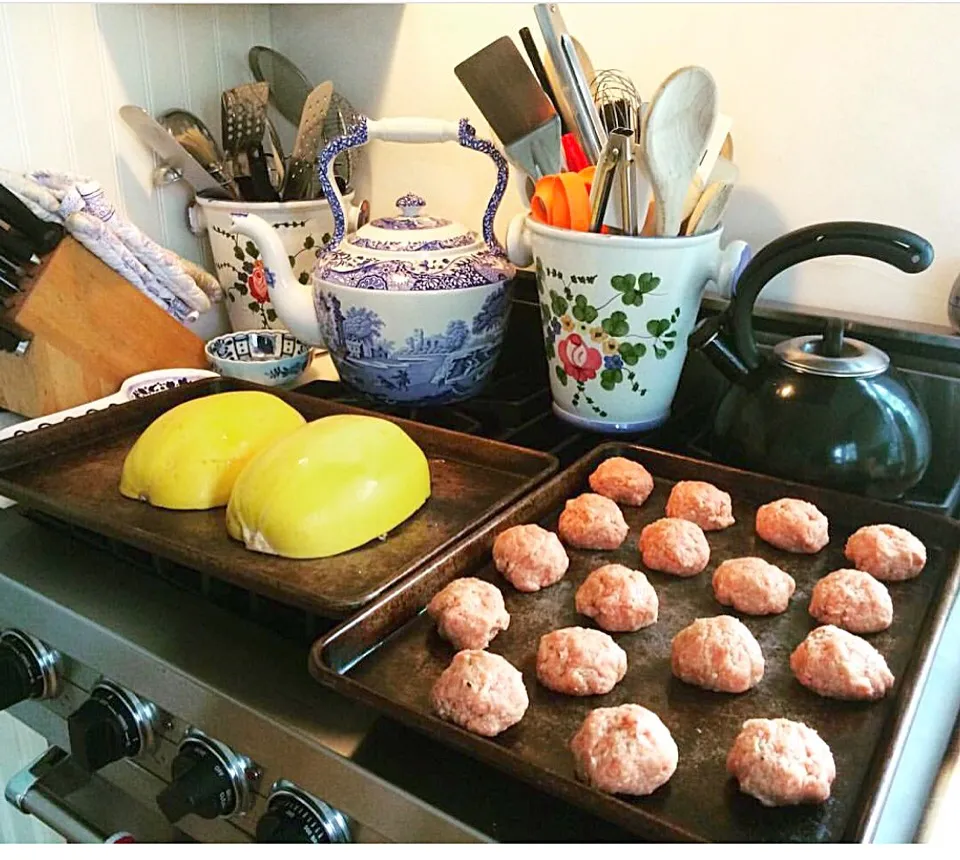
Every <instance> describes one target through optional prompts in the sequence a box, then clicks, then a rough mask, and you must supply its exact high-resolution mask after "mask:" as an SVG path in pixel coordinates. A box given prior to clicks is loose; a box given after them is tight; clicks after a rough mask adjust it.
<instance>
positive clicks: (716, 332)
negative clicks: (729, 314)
mask: <svg viewBox="0 0 960 860" xmlns="http://www.w3.org/2000/svg"><path fill="white" fill-rule="evenodd" d="M723 328H724V317H723V315H719V316H715V317H710V318H708V319H705V320H701V321H700V322H699V323H698V324H697V327H696V328H695V329H694V330H693V333H692V334H691V335H690V337H689V338H688V340H687V347H688V348H689V349H691V350H694V349H698V350H700V351H701V352H702V353H703V354H704V355H705V356H706V357H707V358H708V359H710V363H711V364H712V365H713V366H714V367H715V368H717V370H719V371H720V372H721V373H722V374H723V375H724V376H725V377H726V378H727V379H729V380H730V381H731V382H733V383H734V384H737V383H742V382H743V381H744V380H745V379H746V378H747V377H749V376H750V369H749V368H748V367H747V366H746V364H744V362H743V361H742V360H741V358H740V356H739V355H737V353H736V351H735V350H734V349H733V348H732V347H731V346H730V345H729V344H728V343H727V342H726V341H725V340H724V337H723Z"/></svg>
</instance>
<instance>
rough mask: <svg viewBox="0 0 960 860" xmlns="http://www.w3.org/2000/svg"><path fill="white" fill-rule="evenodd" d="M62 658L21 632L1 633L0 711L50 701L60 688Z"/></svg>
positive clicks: (9, 631)
mask: <svg viewBox="0 0 960 860" xmlns="http://www.w3.org/2000/svg"><path fill="white" fill-rule="evenodd" d="M59 667H60V655H59V654H58V653H57V652H56V651H54V650H53V649H52V648H48V647H47V646H46V645H44V644H43V643H42V642H40V641H39V640H37V639H34V638H33V637H32V636H28V635H27V634H26V633H23V632H21V631H20V630H4V631H3V632H2V633H0V711H4V710H6V709H7V708H9V707H11V706H13V705H15V704H17V703H18V702H22V701H24V700H25V699H49V698H52V697H53V696H56V695H57V693H58V692H59V688H60V677H59Z"/></svg>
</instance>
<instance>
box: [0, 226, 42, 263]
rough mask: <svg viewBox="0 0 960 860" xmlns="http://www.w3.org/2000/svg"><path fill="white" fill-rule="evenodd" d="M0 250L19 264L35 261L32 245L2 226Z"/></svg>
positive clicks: (0, 229)
mask: <svg viewBox="0 0 960 860" xmlns="http://www.w3.org/2000/svg"><path fill="white" fill-rule="evenodd" d="M0 251H2V252H3V253H4V254H5V255H6V256H7V257H9V258H10V259H12V260H13V261H14V262H16V263H20V264H21V265H26V264H27V263H36V262H37V259H36V253H35V251H34V249H33V246H31V244H30V243H29V242H28V241H27V240H26V239H24V238H22V237H21V236H18V235H17V234H16V233H14V231H13V230H8V229H5V228H2V227H0Z"/></svg>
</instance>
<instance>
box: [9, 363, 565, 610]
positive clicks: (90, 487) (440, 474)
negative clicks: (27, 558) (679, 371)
mask: <svg viewBox="0 0 960 860" xmlns="http://www.w3.org/2000/svg"><path fill="white" fill-rule="evenodd" d="M240 389H260V390H263V391H269V392H271V393H273V394H276V395H277V396H278V397H282V398H283V399H284V400H286V401H287V402H288V403H290V404H291V405H292V406H294V407H295V408H296V409H297V410H298V411H299V412H300V413H301V414H302V415H303V416H304V417H305V418H306V419H307V420H313V419H316V418H321V417H323V416H325V415H333V414H337V413H343V412H350V413H353V414H367V415H373V414H374V413H370V412H365V411H364V410H362V409H356V408H352V407H348V406H343V405H340V404H336V403H332V402H329V401H325V400H320V399H318V398H314V397H306V396H304V395H298V394H291V393H287V392H282V391H278V390H277V389H268V388H262V387H261V386H257V385H253V384H249V383H243V382H239V381H236V380H229V379H207V380H202V381H199V382H195V383H191V384H189V385H185V386H183V387H181V388H177V389H174V390H172V391H168V392H164V393H162V394H155V395H152V396H150V397H146V398H143V399H140V400H136V401H133V402H131V403H126V404H122V405H118V406H111V407H109V408H108V409H105V410H103V411H101V412H96V413H93V414H90V415H85V416H83V417H81V418H75V419H71V420H69V421H66V422H64V423H62V424H56V425H54V426H51V427H48V428H45V429H43V430H38V431H36V432H34V433H29V434H24V435H23V436H18V437H14V438H11V439H8V440H5V441H3V442H0V493H2V494H3V495H6V496H9V497H10V498H12V499H15V500H16V501H18V502H21V503H23V504H24V505H25V506H27V507H30V508H35V509H37V510H39V511H41V512H43V513H46V514H49V515H51V516H54V517H57V518H59V519H62V520H65V521H67V522H70V523H73V524H75V525H79V526H83V527H84V528H88V529H91V530H93V531H95V532H99V533H101V534H104V535H107V536H108V537H111V538H116V539H118V540H120V541H122V542H125V543H128V544H131V545H133V546H136V547H138V548H140V549H142V550H146V551H147V552H151V553H155V554H156V555H158V556H160V557H162V558H168V559H172V560H173V561H175V562H177V563H179V564H182V565H184V566H186V567H189V568H192V569H194V570H198V571H200V572H202V573H208V574H211V575H213V576H215V577H218V578H220V579H223V580H226V581H227V582H231V583H233V584H235V585H239V586H241V587H243V588H246V589H249V590H250V591H253V592H255V593H257V594H264V595H267V596H269V597H271V598H274V599H276V600H278V601H281V602H283V603H288V604H292V605H295V606H299V607H301V608H303V609H306V610H308V611H311V612H314V613H316V614H318V615H321V616H324V617H328V618H342V617H344V616H346V615H348V614H350V613H351V612H354V611H356V610H357V609H358V608H359V607H361V606H362V605H364V604H365V603H367V602H369V601H370V600H372V599H373V598H374V597H376V596H377V595H378V594H380V593H381V592H383V591H384V590H385V589H387V588H388V587H389V586H390V585H392V584H394V583H396V582H397V581H398V580H399V579H401V578H403V577H404V576H407V575H409V574H410V573H412V572H413V571H414V570H416V569H418V568H419V567H421V566H422V565H423V564H424V563H425V562H427V561H428V560H429V559H431V558H433V557H434V556H436V555H437V554H438V553H440V552H442V551H443V550H444V549H445V548H447V547H450V546H452V545H453V544H454V543H455V542H456V541H457V540H459V539H461V538H463V537H464V536H465V535H466V534H467V533H468V532H469V531H470V530H471V529H474V528H476V527H477V526H478V525H479V524H482V523H483V522H485V521H486V520H488V519H489V518H490V517H492V516H494V515H495V514H497V513H498V512H500V511H502V510H503V509H504V508H506V507H507V506H509V505H510V504H511V503H512V502H514V501H515V500H517V499H518V498H520V497H521V496H522V495H523V494H524V493H525V492H527V491H529V490H530V489H531V488H532V487H534V486H535V485H536V484H538V483H540V482H542V481H543V480H544V479H545V478H547V477H549V476H550V475H551V474H553V473H554V472H555V471H556V469H557V461H556V459H555V458H554V457H552V456H550V455H549V454H542V453H540V452H537V451H528V450H526V449H524V448H517V447H515V446H513V445H506V444H503V443H500V442H492V441H489V440H487V439H479V438H476V437H473V436H467V435H464V434H462V433H455V432H452V431H449V430H442V429H437V428H434V427H428V426H426V425H424V424H418V423H416V422H413V421H405V420H401V419H394V418H389V419H388V420H390V421H393V423H395V424H397V425H398V426H400V427H402V428H403V429H404V430H405V431H406V432H407V433H408V434H409V435H410V436H411V438H412V439H413V440H414V441H415V442H416V443H417V444H418V445H420V447H421V448H422V449H423V451H424V452H425V453H426V455H427V458H428V460H429V463H430V477H431V484H432V495H431V497H430V499H428V501H427V503H426V504H425V505H424V506H423V507H422V508H421V509H420V510H419V511H418V512H417V513H416V514H414V515H413V516H412V517H411V518H410V519H409V520H407V521H406V522H405V523H403V524H402V525H401V526H400V527H399V528H397V529H395V530H394V531H393V532H391V533H390V535H389V537H388V538H387V540H385V541H373V542H371V543H369V544H367V545H365V546H363V547H360V548H358V549H356V550H353V551H351V552H348V553H343V554H341V555H338V556H333V557H331V558H325V559H315V560H308V561H301V560H294V559H286V558H279V557H277V556H272V555H264V554H262V553H257V552H252V551H249V550H247V549H245V548H244V547H243V545H242V544H241V543H238V542H237V541H234V540H232V539H231V538H230V537H229V536H228V535H227V530H226V525H225V522H224V509H223V508H218V509H216V510H212V511H164V510H160V509H157V508H152V507H150V506H149V505H145V504H142V503H140V502H136V501H132V500H130V499H126V498H124V497H123V496H121V495H120V492H119V489H118V487H119V485H120V473H121V470H122V467H123V461H124V458H125V457H126V454H127V452H128V451H129V450H130V448H131V446H132V445H133V443H134V442H135V441H136V439H137V437H138V436H139V434H140V433H141V432H142V431H143V430H144V429H145V428H146V427H147V425H148V424H149V423H150V422H151V421H153V420H154V419H155V418H156V417H157V416H159V415H161V414H162V413H163V412H166V411H168V410H169V409H171V408H172V407H174V406H175V405H177V404H179V403H183V402H185V401H186V400H189V399H193V398H197V397H205V396H207V395H210V394H215V393H218V392H222V391H235V390H240ZM378 417H384V416H378Z"/></svg>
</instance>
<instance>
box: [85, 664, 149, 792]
mask: <svg viewBox="0 0 960 860" xmlns="http://www.w3.org/2000/svg"><path fill="white" fill-rule="evenodd" d="M156 719H157V709H156V706H155V705H153V704H152V703H150V702H146V701H144V700H143V699H141V698H140V697H139V696H137V695H135V694H134V693H131V692H130V691H129V690H125V689H123V687H120V686H119V685H117V684H114V683H112V682H110V681H101V682H100V683H99V684H97V685H96V686H95V687H94V688H93V690H92V691H91V692H90V698H89V699H87V701H85V702H84V703H83V704H82V705H81V706H80V707H79V708H78V709H77V710H76V711H74V712H73V713H72V714H71V715H70V716H69V717H68V718H67V729H68V732H69V735H70V754H71V756H72V758H73V760H74V761H75V762H76V763H77V764H78V765H80V767H82V768H83V769H84V770H86V771H88V772H89V773H94V772H95V771H98V770H100V768H103V767H106V766H107V765H108V764H110V763H111V762H114V761H118V760H119V759H122V758H133V757H134V756H138V755H140V753H142V752H145V751H147V750H149V749H150V748H151V747H153V744H154V723H155V721H156Z"/></svg>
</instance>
